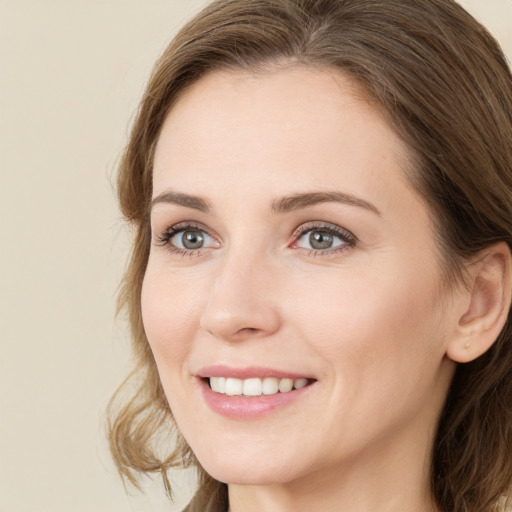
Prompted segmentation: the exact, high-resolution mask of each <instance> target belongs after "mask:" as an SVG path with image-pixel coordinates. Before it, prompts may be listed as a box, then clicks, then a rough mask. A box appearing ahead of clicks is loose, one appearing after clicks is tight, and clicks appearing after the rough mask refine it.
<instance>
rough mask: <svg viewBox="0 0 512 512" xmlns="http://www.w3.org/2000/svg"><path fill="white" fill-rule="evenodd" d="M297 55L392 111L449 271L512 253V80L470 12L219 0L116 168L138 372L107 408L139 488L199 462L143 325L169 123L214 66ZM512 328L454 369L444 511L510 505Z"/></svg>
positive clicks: (166, 63)
mask: <svg viewBox="0 0 512 512" xmlns="http://www.w3.org/2000/svg"><path fill="white" fill-rule="evenodd" d="M289 64H303V65H307V66H309V67H313V68H314V67H317V68H330V69H338V70H340V71H341V72H343V73H345V74H348V75H350V76H351V77H352V78H353V79H355V80H356V81H357V82H358V83H359V85H360V86H361V87H362V88H363V90H364V91H365V92H366V94H367V97H368V99H370V100H371V101H374V102H376V104H378V105H379V106H380V107H381V108H382V110H383V111H384V112H385V113H386V116H387V119H388V122H389V124H390V126H391V127H392V128H393V129H394V130H395V132H396V133H397V134H398V136H399V137H401V138H402V139H403V140H404V141H405V143H406V144H407V145H408V146H409V148H410V149H411V150H412V154H413V155H415V161H414V162H413V166H412V168H413V169H412V171H411V172H409V176H410V179H411V181H412V183H413V184H414V186H415V187H416V188H417V190H418V191H419V192H420V193H421V194H422V196H423V197H425V198H426V200H427V201H428V203H429V205H430V210H431V214H432V217H433V220H434V222H435V223H436V225H437V228H438V229H437V232H438V233H440V235H439V245H440V249H441V252H442V255H443V262H444V269H445V271H446V278H447V279H448V280H453V281H455V280H457V279H462V277H463V273H462V272H461V270H462V269H463V261H465V260H467V258H470V257H471V256H474V255H476V254H477V253H478V252H480V251H481V250H482V249H483V248H485V247H488V246H489V245H491V244H493V243H496V242H498V241H504V242H506V243H507V244H508V245H509V246H511V247H512V77H511V73H510V69H509V67H508V65H507V63H506V60H505V58H504V56H503V54H502V52H501V50H500V48H499V46H498V44H497V43H496V41H495V40H494V39H493V38H492V36H491V35H489V33H488V32H487V31H486V30H485V29H484V28H483V27H482V26H481V25H480V24H479V23H477V22H476V21H475V20H474V19H473V18H472V17H471V16H470V15H469V14H468V13H467V12H466V11H465V10H464V9H462V7H460V6H459V5H458V4H457V3H455V2H454V1H452V0H218V1H215V2H213V3H212V4H210V5H209V6H207V7H206V8H205V9H204V10H203V11H202V12H201V13H199V14H198V15H197V16H196V17H195V18H194V19H193V20H192V21H190V22H189V23H188V24H187V25H186V26H185V27H184V28H183V29H182V30H181V31H180V32H179V34H178V35H177V36H176V37H175V38H174V40H173V41H172V42H171V44H170V45H169V47H168V48H167V49H166V50H165V52H164V53H163V55H162V56H161V57H160V59H159V60H158V62H157V63H156V66H155V68H154V71H153V73H152V76H151V78H150V81H149V83H148V85H147V89H146V92H145V94H144V97H143V99H142V101H141V104H140V108H139V111H138V115H137V117H136V119H135V122H134V124H133V128H132V132H131V137H130V139H129V142H128V145H127V147H126V149H125V151H124V154H123V158H122V161H121V164H120V167H119V174H118V194H119V202H120V206H121V210H122V213H123V215H124V217H125V218H126V219H127V220H128V221H129V222H130V223H132V224H133V227H134V229H135V239H134V245H133V253H132V256H131V260H130V263H129V266H128V268H127V271H126V273H125V276H124V279H123V282H122V288H121V290H120V294H119V308H120V309H124V310H126V312H127V314H128V318H129V322H130V326H131V333H132V340H133V349H134V356H135V364H136V367H135V370H134V372H133V374H132V375H131V376H130V378H128V379H127V381H126V382H125V383H124V384H123V385H122V386H121V387H120V389H119V390H118V392H117V394H116V395H115V397H114V399H113V400H112V402H111V405H110V410H109V412H110V423H109V439H110V445H111V450H112V454H113V457H114V460H115V461H116V463H117V465H118V468H119V470H120V472H121V474H122V475H123V476H124V477H126V478H127V479H128V480H129V481H131V482H132V483H135V484H136V483H137V476H138V475H139V474H141V473H148V472H155V471H160V472H161V473H162V474H163V476H164V481H165V482H166V486H167V487H168V488H169V482H168V480H167V477H166V471H167V470H168V469H169V468H170V467H172V466H187V465H191V464H192V465H194V464H196V461H195V459H194V456H193V454H192V453H191V450H190V448H189V447H188V446H187V445H186V443H185V442H184V441H183V439H182V437H181V436H180V434H179V432H176V428H175V425H174V422H173V419H172V414H171V411H170V409H169V406H168V404H167V401H166V399H165V396H164V393H163V390H162V387H161V384H160V381H159V378H158V374H157V370H156V366H155V362H154V359H153V356H152V353H151V350H150V348H149V344H148V342H147V339H146V336H145V333H144V328H143V324H142V319H141V304H140V297H141V286H142V280H143V276H144V272H145V268H146V264H147V260H148V254H149V244H150V242H149V240H150V235H149V233H150V228H149V220H148V216H147V205H148V202H149V200H150V198H151V193H152V160H153V152H154V148H155V144H156V141H157V139H158V136H159V132H160V129H161V127H162V123H163V121H164V119H165V117H166V114H167V113H168V111H169V110H170V109H171V108H172V106H173V104H174V103H175V102H176V101H177V99H178V98H179V97H180V94H181V93H183V91H184V90H185V89H186V88H187V87H189V86H190V85H191V84H193V83H194V82H195V81H197V80H199V79H200V78H201V77H202V76H203V75H205V74H206V73H208V72H209V71H212V70H218V69H247V70H251V71H252V72H258V71H262V72H264V71H265V70H266V69H269V68H271V67H275V66H280V65H289ZM511 338H512V327H511V322H510V319H509V320H508V321H507V324H506V325H505V327H504V329H503V331H502V332H501V334H500V336H499V337H498V339H497V340H496V342H495V343H494V345H493V347H492V348H491V349H490V350H489V351H488V352H487V353H485V354H484V355H483V356H481V357H480V358H478V359H477V360H475V361H473V362H471V363H467V364H464V365H459V366H458V368H457V371H456V374H455V378H454V381H453V384H452V387H451V389H450V392H449V395H448V398H447V401H446V405H445V407H444V410H443V413H442V417H441V420H440V423H439V427H438V432H437V437H436V440H435V446H434V453H433V462H432V468H431V483H432V493H433V495H434V497H435V499H436V503H437V505H438V507H439V508H440V510H441V511H443V512H484V511H485V512H489V511H495V510H499V506H500V505H499V504H500V503H502V500H503V499H504V497H506V496H508V494H509V492H510V488H511V483H512V339H511ZM168 432H174V434H175V436H176V442H175V443H173V444H172V445H173V446H174V449H173V450H172V452H171V453H167V454H165V455H163V456H162V455H160V456H158V455H157V453H161V450H162V447H161V444H160V445H159V443H158V441H159V439H160V436H161V435H162V434H164V433H168ZM170 445H171V444H170V443H169V446H170ZM199 472H200V492H199V496H200V498H201V499H202V500H203V501H202V502H203V503H206V501H208V500H209V499H213V498H214V499H217V498H218V499H219V500H221V501H222V500H225V499H226V495H225V487H224V486H223V485H222V484H220V483H218V482H216V481H214V480H213V479H211V477H209V476H208V475H207V474H206V473H205V472H204V471H202V470H201V468H199ZM216 497H217V498H216ZM500 500H501V501H500ZM202 506H204V505H198V506H197V510H203V509H202V508H200V507H202Z"/></svg>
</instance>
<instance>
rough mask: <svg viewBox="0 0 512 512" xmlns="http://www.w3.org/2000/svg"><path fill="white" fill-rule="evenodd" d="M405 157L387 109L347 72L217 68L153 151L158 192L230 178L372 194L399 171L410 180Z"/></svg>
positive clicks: (248, 184)
mask: <svg viewBox="0 0 512 512" xmlns="http://www.w3.org/2000/svg"><path fill="white" fill-rule="evenodd" d="M406 158H407V149H406V148H405V146H404V144H403V143H402V142H401V141H400V140H399V139H398V137H397V136H396V135H395V134H394V132H393V131H392V130H391V128H390V127H389V126H388V125H387V123H386V122H385V120H384V117H383V116H382V114H381V112H380V110H379V108H377V106H375V105H373V104H371V103H370V102H368V101H367V100H366V99H365V97H364V94H363V93H362V91H361V89H360V88H358V87H357V85H356V84H354V82H353V81H352V80H350V79H349V78H348V77H347V76H345V75H344V74H342V73H341V72H339V71H333V70H318V69H310V68H305V67H292V68H286V69H279V70H275V71H271V72H265V73H258V74H250V73H248V72H245V71H240V72H234V71H224V72H219V71H216V72H212V73H210V74H208V75H206V76H205V77H203V78H201V79H200V80H199V81H198V82H196V83H195V84H193V85H192V86H191V87H190V88H189V89H187V90H186V92H185V93H184V94H183V95H182V96H181V97H180V99H179V100H178V102H177V103H176V104H175V105H174V107H173V108H172V110H171V111H170V113H169V114H168V116H167V118H166V120H165V123H164V126H163V128H162V132H161V135H160V138H159V140H158V143H157V148H156V152H155V161H154V195H156V194H158V193H161V192H162V191H163V190H165V189H166V188H167V187H177V186H178V187H179V188H180V189H183V190H182V191H184V192H192V191H193V192H194V193H200V194H209V193H215V190H219V191H222V190H224V191H225V189H226V187H227V186H229V188H230V190H231V191H235V189H237V187H238V188H239V191H240V192H241V193H242V192H243V191H244V190H245V191H247V190H249V189H251V190H253V191H256V190H260V189H261V188H262V187H267V188H271V189H272V190H273V191H275V193H276V195H279V193H281V192H282V193H293V192H302V191H303V189H304V187H311V186H313V187H316V188H319V189H320V188H326V187H327V188H332V187H336V188H340V186H341V187H343V189H344V190H345V191H346V192H356V191H357V192H358V194H359V195H360V194H366V193H370V194H371V193H374V192H375V190H366V189H367V188H368V187H369V188H370V189H373V188H374V185H375V184H376V183H378V184H380V185H382V186H384V187H386V186H387V185H386V184H387V183H388V182H393V181H396V180H397V179H398V180H399V181H400V182H401V183H400V185H401V186H402V187H403V186H405V187H407V188H409V187H408V183H406V180H405V179H404V176H403V173H402V169H403V168H404V167H405V161H406ZM388 188H389V187H388ZM351 189H354V190H351ZM356 189H357V190H356Z"/></svg>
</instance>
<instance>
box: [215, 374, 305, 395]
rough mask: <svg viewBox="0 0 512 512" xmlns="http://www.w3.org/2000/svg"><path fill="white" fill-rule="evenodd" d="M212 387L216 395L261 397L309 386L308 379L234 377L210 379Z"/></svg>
mask: <svg viewBox="0 0 512 512" xmlns="http://www.w3.org/2000/svg"><path fill="white" fill-rule="evenodd" d="M209 380H210V387H211V389H212V391H215V392H216V393H222V394H225V395H227V396H238V395H244V396H261V395H275V394H276V393H288V392H289V391H291V390H292V389H302V388H303V387H305V386H307V384H308V379H295V380H294V379H276V378H274V377H265V378H264V379H259V378H251V379H245V380H242V379H234V378H232V377H210V379H209Z"/></svg>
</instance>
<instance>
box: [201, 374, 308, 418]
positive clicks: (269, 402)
mask: <svg viewBox="0 0 512 512" xmlns="http://www.w3.org/2000/svg"><path fill="white" fill-rule="evenodd" d="M196 377H197V378H198V379H197V380H198V382H199V386H200V389H201V393H202V395H203V398H204V400H205V402H206V405H207V406H208V407H209V408H210V409H211V410H212V411H213V412H215V413H217V414H220V415H221V416H225V417H227V418H232V419H245V420H250V419H257V418H260V417H264V416H266V415H268V414H270V413H272V412H273V411H275V410H277V409H281V408H283V407H285V406H287V405H290V404H292V403H293V402H295V401H296V400H299V399H300V398H301V397H303V396H304V395H305V394H307V393H308V392H309V391H310V390H311V388H313V387H314V385H315V384H316V381H314V382H312V383H311V384H309V385H308V386H306V387H304V388H301V389H294V390H292V391H289V392H288V393H276V394H275V395H262V396H242V395H240V396H227V395H223V394H222V393H216V392H215V391H212V390H211V388H210V386H209V384H208V382H207V381H206V380H205V378H206V377H233V378H236V379H250V378H254V377H260V378H264V377H274V378H276V379H302V378H307V377H306V376H304V375H299V374H295V373H290V372H283V371H278V370H273V369H270V368H257V367H252V368H243V369H235V368H228V367H226V366H208V367H205V368H202V369H201V370H200V371H199V372H197V374H196Z"/></svg>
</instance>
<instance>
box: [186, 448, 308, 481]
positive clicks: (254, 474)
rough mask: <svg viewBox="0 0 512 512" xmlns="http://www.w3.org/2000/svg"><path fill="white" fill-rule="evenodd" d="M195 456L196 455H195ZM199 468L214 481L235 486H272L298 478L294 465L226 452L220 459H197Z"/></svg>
mask: <svg viewBox="0 0 512 512" xmlns="http://www.w3.org/2000/svg"><path fill="white" fill-rule="evenodd" d="M196 456H197V455H196ZM198 460H199V463H200V464H201V467H202V468H203V469H204V470H205V471H206V472H207V473H208V474H209V475H210V476H212V477H213V478H215V480H218V481H219V482H224V483H227V484H236V485H272V484H279V483H285V482H289V481H292V480H294V479H296V478H298V477H299V474H298V473H299V471H298V469H299V468H297V466H296V465H295V464H294V465H293V468H291V467H290V464H284V463H283V462H282V461H281V462H279V461H275V460H271V459H270V458H262V455H261V453H260V455H259V456H257V457H247V456H246V457H240V453H236V452H227V453H225V454H224V456H222V457H219V456H217V457H215V458H212V457H204V458H200V457H198Z"/></svg>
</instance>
